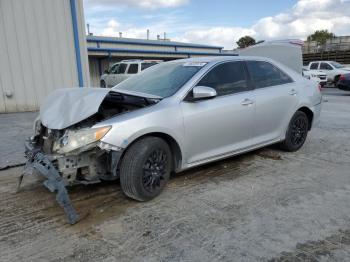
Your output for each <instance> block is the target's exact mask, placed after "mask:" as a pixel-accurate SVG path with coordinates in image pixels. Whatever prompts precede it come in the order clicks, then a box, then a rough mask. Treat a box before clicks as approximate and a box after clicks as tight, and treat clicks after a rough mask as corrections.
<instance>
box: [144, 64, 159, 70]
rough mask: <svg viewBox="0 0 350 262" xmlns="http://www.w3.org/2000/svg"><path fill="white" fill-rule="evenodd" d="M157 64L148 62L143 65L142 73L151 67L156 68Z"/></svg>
mask: <svg viewBox="0 0 350 262" xmlns="http://www.w3.org/2000/svg"><path fill="white" fill-rule="evenodd" d="M156 64H157V63H152V62H151V63H149V62H147V63H142V64H141V71H143V70H145V69H147V68H149V67H151V66H154V65H156Z"/></svg>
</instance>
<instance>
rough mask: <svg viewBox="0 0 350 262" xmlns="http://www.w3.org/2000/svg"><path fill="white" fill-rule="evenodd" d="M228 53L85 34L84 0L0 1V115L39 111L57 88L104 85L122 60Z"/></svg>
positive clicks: (205, 48)
mask: <svg viewBox="0 0 350 262" xmlns="http://www.w3.org/2000/svg"><path fill="white" fill-rule="evenodd" d="M212 55H227V54H226V53H224V52H222V47H219V46H209V45H201V44H189V43H179V42H173V41H168V40H167V41H164V40H161V39H159V40H146V39H129V38H116V37H96V36H88V37H86V34H85V21H84V12H83V0H0V113H3V112H21V111H34V110H38V109H39V106H40V104H41V102H42V101H43V100H44V99H45V97H46V96H47V95H48V94H49V93H50V92H52V91H53V90H54V89H57V88H63V87H89V86H99V85H100V76H101V74H102V73H103V71H104V70H105V69H107V68H108V67H109V65H110V64H112V63H115V62H118V61H120V60H123V59H133V58H137V59H161V60H171V59H178V58H187V57H197V56H212Z"/></svg>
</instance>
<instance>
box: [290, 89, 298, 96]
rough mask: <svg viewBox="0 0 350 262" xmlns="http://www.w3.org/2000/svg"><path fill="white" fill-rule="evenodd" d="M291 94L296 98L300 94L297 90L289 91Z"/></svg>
mask: <svg viewBox="0 0 350 262" xmlns="http://www.w3.org/2000/svg"><path fill="white" fill-rule="evenodd" d="M289 94H290V95H291V96H295V95H296V94H298V92H297V91H296V90H295V89H292V90H290V91H289Z"/></svg>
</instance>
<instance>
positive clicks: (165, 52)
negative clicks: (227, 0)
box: [87, 36, 229, 86]
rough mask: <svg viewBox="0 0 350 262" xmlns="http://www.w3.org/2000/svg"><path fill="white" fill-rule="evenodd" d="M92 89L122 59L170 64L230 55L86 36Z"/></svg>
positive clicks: (186, 45)
mask: <svg viewBox="0 0 350 262" xmlns="http://www.w3.org/2000/svg"><path fill="white" fill-rule="evenodd" d="M87 48H88V54H89V64H90V81H91V86H100V76H101V74H102V73H103V71H104V70H105V69H107V68H108V67H109V65H110V64H113V63H116V62H118V61H120V60H123V59H135V58H137V59H161V60H165V61H167V60H172V59H180V58H188V57H198V56H213V55H215V56H217V55H229V54H226V53H223V52H222V49H223V47H220V46H210V45H201V44H190V43H180V42H173V41H164V40H146V39H134V38H117V37H99V36H88V37H87Z"/></svg>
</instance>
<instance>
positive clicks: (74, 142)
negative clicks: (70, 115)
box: [53, 126, 111, 154]
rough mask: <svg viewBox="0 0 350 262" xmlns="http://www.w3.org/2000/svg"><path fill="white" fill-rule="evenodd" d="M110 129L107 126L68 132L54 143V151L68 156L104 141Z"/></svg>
mask: <svg viewBox="0 0 350 262" xmlns="http://www.w3.org/2000/svg"><path fill="white" fill-rule="evenodd" d="M110 129H111V127H110V126H105V127H100V128H91V129H84V130H79V131H68V132H66V133H65V134H64V135H63V136H62V137H61V138H60V139H58V140H57V141H56V142H55V143H54V146H53V151H54V152H57V153H59V154H66V153H69V152H71V151H74V150H76V149H78V148H82V147H85V146H88V145H90V144H92V143H94V142H97V141H99V140H100V139H102V138H103V137H104V136H105V135H106V134H107V133H108V131H109V130H110Z"/></svg>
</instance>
